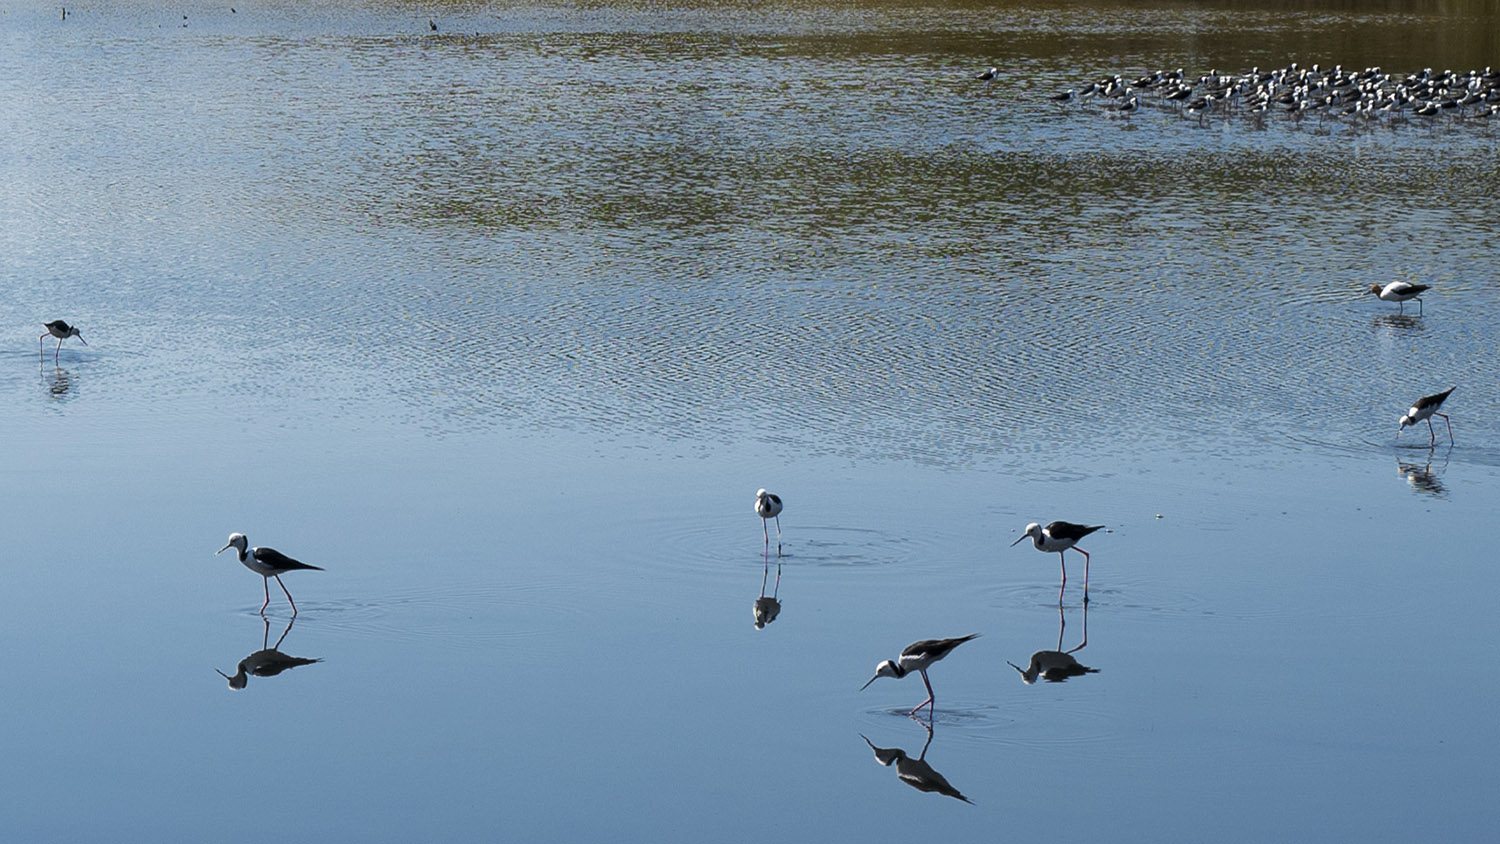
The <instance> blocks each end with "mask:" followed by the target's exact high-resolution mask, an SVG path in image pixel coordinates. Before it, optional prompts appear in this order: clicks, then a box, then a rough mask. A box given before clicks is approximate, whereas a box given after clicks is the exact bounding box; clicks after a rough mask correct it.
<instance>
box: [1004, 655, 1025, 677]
mask: <svg viewBox="0 0 1500 844" xmlns="http://www.w3.org/2000/svg"><path fill="white" fill-rule="evenodd" d="M1005 664H1006V665H1009V666H1010V667H1011V668H1014V669H1016V670H1017V671H1020V672H1021V676H1022V677H1025V676H1026V672H1025V671H1024V670H1022V669H1021V666H1019V665H1016V664H1015V663H1014V662H1011V661H1010V660H1008V659H1007V660H1006V661H1005Z"/></svg>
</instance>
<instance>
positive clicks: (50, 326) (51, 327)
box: [36, 319, 88, 363]
mask: <svg viewBox="0 0 1500 844" xmlns="http://www.w3.org/2000/svg"><path fill="white" fill-rule="evenodd" d="M43 325H44V327H45V328H46V329H47V334H51V335H52V336H53V337H56V338H57V348H56V349H54V350H53V351H52V362H53V363H57V356H58V355H59V354H60V353H61V352H62V343H63V341H64V340H66V339H68V338H69V337H77V338H78V342H80V343H82V344H83V345H85V346H87V345H88V341H87V340H85V339H83V335H82V334H79V333H78V326H76V325H68V324H67V323H66V322H63V321H62V320H60V319H54V320H52V321H51V322H48V323H44V324H43ZM47 334H38V335H37V338H36V352H37V354H38V355H42V354H44V353H43V352H42V338H44V337H46V336H47Z"/></svg>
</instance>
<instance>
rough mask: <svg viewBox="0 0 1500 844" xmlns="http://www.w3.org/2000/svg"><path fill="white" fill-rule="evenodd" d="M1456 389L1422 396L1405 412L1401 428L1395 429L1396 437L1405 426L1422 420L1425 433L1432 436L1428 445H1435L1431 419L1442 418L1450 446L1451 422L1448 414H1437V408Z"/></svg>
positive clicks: (1451, 441)
mask: <svg viewBox="0 0 1500 844" xmlns="http://www.w3.org/2000/svg"><path fill="white" fill-rule="evenodd" d="M1457 389H1458V387H1456V386H1454V387H1449V388H1448V389H1446V390H1444V391H1442V392H1441V393H1433V394H1432V395H1430V396H1423V397H1421V398H1419V399H1417V400H1416V402H1415V403H1413V404H1412V406H1411V409H1409V410H1407V411H1406V415H1405V416H1403V417H1401V427H1400V428H1397V429H1396V436H1398V437H1399V436H1401V432H1402V431H1404V430H1406V426H1408V425H1415V424H1417V423H1418V422H1421V421H1422V420H1423V419H1426V420H1427V431H1428V433H1430V434H1432V441H1431V442H1429V443H1428V445H1429V446H1433V445H1437V431H1436V430H1434V429H1433V427H1432V417H1434V416H1441V417H1443V421H1444V422H1447V423H1448V444H1449V445H1452V444H1453V420H1451V419H1449V418H1448V414H1446V413H1438V408H1440V407H1442V406H1443V402H1445V401H1447V400H1448V395H1449V394H1450V393H1452V392H1453V391H1454V390H1457Z"/></svg>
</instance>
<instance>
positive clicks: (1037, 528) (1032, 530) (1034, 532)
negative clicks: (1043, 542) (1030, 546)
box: [1010, 522, 1042, 548]
mask: <svg viewBox="0 0 1500 844" xmlns="http://www.w3.org/2000/svg"><path fill="white" fill-rule="evenodd" d="M1041 535H1042V526H1041V525H1039V524H1037V523H1036V522H1032V523H1031V524H1029V525H1027V526H1026V530H1024V531H1022V532H1021V535H1020V536H1018V537H1016V541H1015V542H1012V543H1011V544H1010V545H1011V547H1012V548H1014V547H1016V546H1017V545H1020V544H1021V540H1023V539H1025V538H1027V537H1029V536H1041Z"/></svg>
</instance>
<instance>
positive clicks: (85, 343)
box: [73, 334, 89, 346]
mask: <svg viewBox="0 0 1500 844" xmlns="http://www.w3.org/2000/svg"><path fill="white" fill-rule="evenodd" d="M73 336H75V337H77V338H78V342H80V343H82V344H83V345H85V346H87V345H88V344H89V341H87V340H85V339H83V335H82V334H75V335H73Z"/></svg>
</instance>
